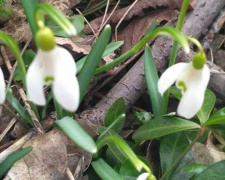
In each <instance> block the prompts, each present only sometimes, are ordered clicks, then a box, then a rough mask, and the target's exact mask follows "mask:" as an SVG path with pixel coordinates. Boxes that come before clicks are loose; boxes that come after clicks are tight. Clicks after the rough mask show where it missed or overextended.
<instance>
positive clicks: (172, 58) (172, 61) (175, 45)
mask: <svg viewBox="0 0 225 180" xmlns="http://www.w3.org/2000/svg"><path fill="white" fill-rule="evenodd" d="M189 2H190V0H184V1H183V4H182V7H181V11H180V15H179V18H178V21H177V27H176V28H177V30H179V31H181V29H182V26H183V24H184V18H185V15H186V12H187V9H188V5H189ZM177 50H178V42H177V41H176V40H174V41H173V47H172V51H171V55H170V61H169V67H170V66H172V65H174V64H175V61H176V57H177ZM169 95H170V91H169V90H167V91H166V92H165V94H164V103H163V113H165V114H166V113H167V107H168V103H169Z"/></svg>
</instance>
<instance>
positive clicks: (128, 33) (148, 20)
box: [119, 10, 178, 54]
mask: <svg viewBox="0 0 225 180" xmlns="http://www.w3.org/2000/svg"><path fill="white" fill-rule="evenodd" d="M177 15H178V13H177V11H174V10H164V11H154V12H153V13H150V14H148V15H146V16H144V17H141V18H136V19H135V20H134V21H132V22H131V23H130V24H129V25H128V26H127V27H126V28H124V29H123V30H122V31H121V32H120V33H119V39H120V40H123V41H124V45H123V46H122V49H121V53H122V54H123V53H125V52H126V51H127V50H129V49H130V48H131V47H132V46H134V45H135V44H136V43H137V42H138V41H139V40H140V39H141V38H142V36H143V35H144V34H145V32H146V31H147V29H148V28H149V26H150V25H151V24H152V23H153V22H154V21H158V22H159V23H160V22H162V21H166V22H168V21H171V20H172V19H175V18H176V17H177Z"/></svg>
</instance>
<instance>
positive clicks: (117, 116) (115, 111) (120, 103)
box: [105, 98, 126, 133]
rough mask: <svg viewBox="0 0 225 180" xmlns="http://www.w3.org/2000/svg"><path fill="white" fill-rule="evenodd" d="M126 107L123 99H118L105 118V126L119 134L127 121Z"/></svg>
mask: <svg viewBox="0 0 225 180" xmlns="http://www.w3.org/2000/svg"><path fill="white" fill-rule="evenodd" d="M125 115H126V105H125V102H124V100H123V98H119V99H117V100H116V101H115V102H114V103H113V105H112V106H111V107H110V108H109V110H108V112H107V114H106V117H105V126H106V127H111V129H112V130H114V131H115V132H117V133H119V132H120V131H121V130H122V129H123V126H124V122H125V120H126V116H125Z"/></svg>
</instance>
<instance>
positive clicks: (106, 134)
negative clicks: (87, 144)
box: [96, 126, 127, 163]
mask: <svg viewBox="0 0 225 180" xmlns="http://www.w3.org/2000/svg"><path fill="white" fill-rule="evenodd" d="M98 131H99V133H100V134H101V135H100V136H99V138H98V140H97V142H96V144H97V145H98V143H99V142H101V141H102V140H103V139H104V138H106V137H110V136H117V137H118V138H120V136H119V135H118V134H117V133H116V132H115V131H113V130H111V129H109V130H108V129H107V128H106V127H104V126H99V127H98ZM107 145H108V147H109V149H110V150H111V152H112V153H113V155H114V156H115V157H116V158H117V161H119V162H120V163H123V162H125V160H126V159H127V155H126V154H124V152H123V151H122V150H121V149H120V148H119V147H118V146H117V144H115V143H114V142H112V141H108V142H107Z"/></svg>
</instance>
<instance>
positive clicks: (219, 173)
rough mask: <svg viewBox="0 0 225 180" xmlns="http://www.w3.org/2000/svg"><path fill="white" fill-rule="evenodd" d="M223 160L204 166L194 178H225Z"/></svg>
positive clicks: (217, 179) (221, 179)
mask: <svg viewBox="0 0 225 180" xmlns="http://www.w3.org/2000/svg"><path fill="white" fill-rule="evenodd" d="M224 167H225V160H223V161H220V162H217V163H215V164H213V165H211V166H210V167H208V168H206V169H205V170H204V171H202V173H200V174H199V175H198V176H196V178H195V180H203V179H204V180H213V179H215V180H224V179H225V171H224Z"/></svg>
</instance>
